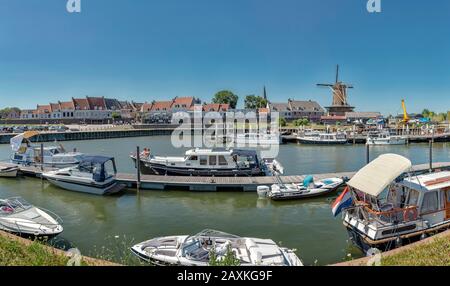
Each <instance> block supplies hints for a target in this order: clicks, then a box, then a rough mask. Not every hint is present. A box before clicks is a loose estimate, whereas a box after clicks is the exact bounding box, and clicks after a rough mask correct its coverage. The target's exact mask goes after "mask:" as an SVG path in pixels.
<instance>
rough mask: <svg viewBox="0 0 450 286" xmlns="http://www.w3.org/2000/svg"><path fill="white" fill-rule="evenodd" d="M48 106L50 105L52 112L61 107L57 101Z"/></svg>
mask: <svg viewBox="0 0 450 286" xmlns="http://www.w3.org/2000/svg"><path fill="white" fill-rule="evenodd" d="M50 107H51V110H52V112H55V111H60V110H61V107H60V106H59V103H50Z"/></svg>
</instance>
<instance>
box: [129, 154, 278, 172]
mask: <svg viewBox="0 0 450 286" xmlns="http://www.w3.org/2000/svg"><path fill="white" fill-rule="evenodd" d="M131 159H132V160H133V161H134V162H135V163H136V155H135V154H133V155H131ZM140 161H141V166H140V167H141V172H142V173H143V174H151V175H172V176H217V177H228V176H229V177H233V176H270V175H272V174H273V173H274V172H278V171H279V170H280V169H282V166H281V164H280V163H279V162H278V161H277V160H275V159H272V158H264V159H260V158H259V156H258V154H257V152H256V151H254V150H244V149H224V148H214V149H200V148H197V149H191V150H188V151H186V153H185V156H183V157H162V156H153V155H152V154H150V152H148V151H147V153H144V152H143V153H142V154H141V156H140Z"/></svg>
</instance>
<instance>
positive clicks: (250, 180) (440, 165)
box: [0, 162, 450, 192]
mask: <svg viewBox="0 0 450 286" xmlns="http://www.w3.org/2000/svg"><path fill="white" fill-rule="evenodd" d="M6 166H18V167H19V168H20V173H21V174H22V175H24V176H31V177H38V178H39V177H41V174H42V170H41V167H40V166H19V165H14V164H9V163H1V162H0V167H6ZM429 169H430V166H429V164H421V165H415V166H413V171H414V172H418V173H421V172H427V171H429ZM432 169H434V170H436V169H441V170H442V169H445V170H450V162H436V163H433V165H432ZM50 170H52V169H51V168H45V169H44V172H45V171H50ZM355 173H356V172H355V171H352V172H338V173H324V174H311V175H312V176H313V177H314V178H315V179H316V180H320V179H325V178H330V177H341V178H342V177H347V178H349V179H350V178H351V177H352V176H353V175H354V174H355ZM306 176H307V175H295V176H280V179H281V180H282V182H283V183H299V182H301V181H303V179H304V178H305V177H306ZM140 177H141V182H140V189H141V190H186V191H207V192H214V191H235V192H254V191H256V189H257V187H258V186H263V185H271V184H274V183H276V178H275V177H196V176H190V177H181V176H158V175H141V176H140ZM117 180H118V181H119V182H120V183H123V184H125V185H126V186H127V187H128V188H135V189H136V188H137V174H124V173H119V174H117Z"/></svg>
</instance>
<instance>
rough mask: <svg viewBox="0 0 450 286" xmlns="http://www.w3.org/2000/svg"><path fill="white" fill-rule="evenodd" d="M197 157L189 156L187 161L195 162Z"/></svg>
mask: <svg viewBox="0 0 450 286" xmlns="http://www.w3.org/2000/svg"><path fill="white" fill-rule="evenodd" d="M197 160H198V157H197V156H191V157H189V161H197Z"/></svg>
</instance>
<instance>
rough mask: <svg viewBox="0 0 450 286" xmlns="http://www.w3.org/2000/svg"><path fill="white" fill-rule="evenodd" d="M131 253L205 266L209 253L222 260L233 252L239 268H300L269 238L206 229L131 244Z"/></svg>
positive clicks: (157, 262)
mask: <svg viewBox="0 0 450 286" xmlns="http://www.w3.org/2000/svg"><path fill="white" fill-rule="evenodd" d="M131 251H132V252H133V253H134V254H135V255H137V256H138V257H139V258H140V259H142V260H144V261H147V262H151V263H153V264H155V265H180V266H208V265H209V264H210V257H211V253H212V252H214V253H215V254H216V256H217V259H218V260H221V259H223V257H224V256H225V255H226V254H227V253H228V252H229V251H232V252H233V254H234V256H235V258H236V259H237V260H239V262H240V265H241V266H303V263H302V261H301V260H300V259H299V258H298V257H297V255H296V254H295V253H294V251H293V250H291V249H288V248H284V247H279V246H278V245H277V244H276V243H275V242H274V241H273V240H271V239H260V238H250V237H239V236H236V235H232V234H228V233H225V232H221V231H217V230H209V229H207V230H203V231H202V232H200V233H198V234H196V235H192V236H190V235H179V236H167V237H158V238H154V239H151V240H148V241H144V242H141V243H139V244H136V245H134V246H133V247H132V248H131Z"/></svg>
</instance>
